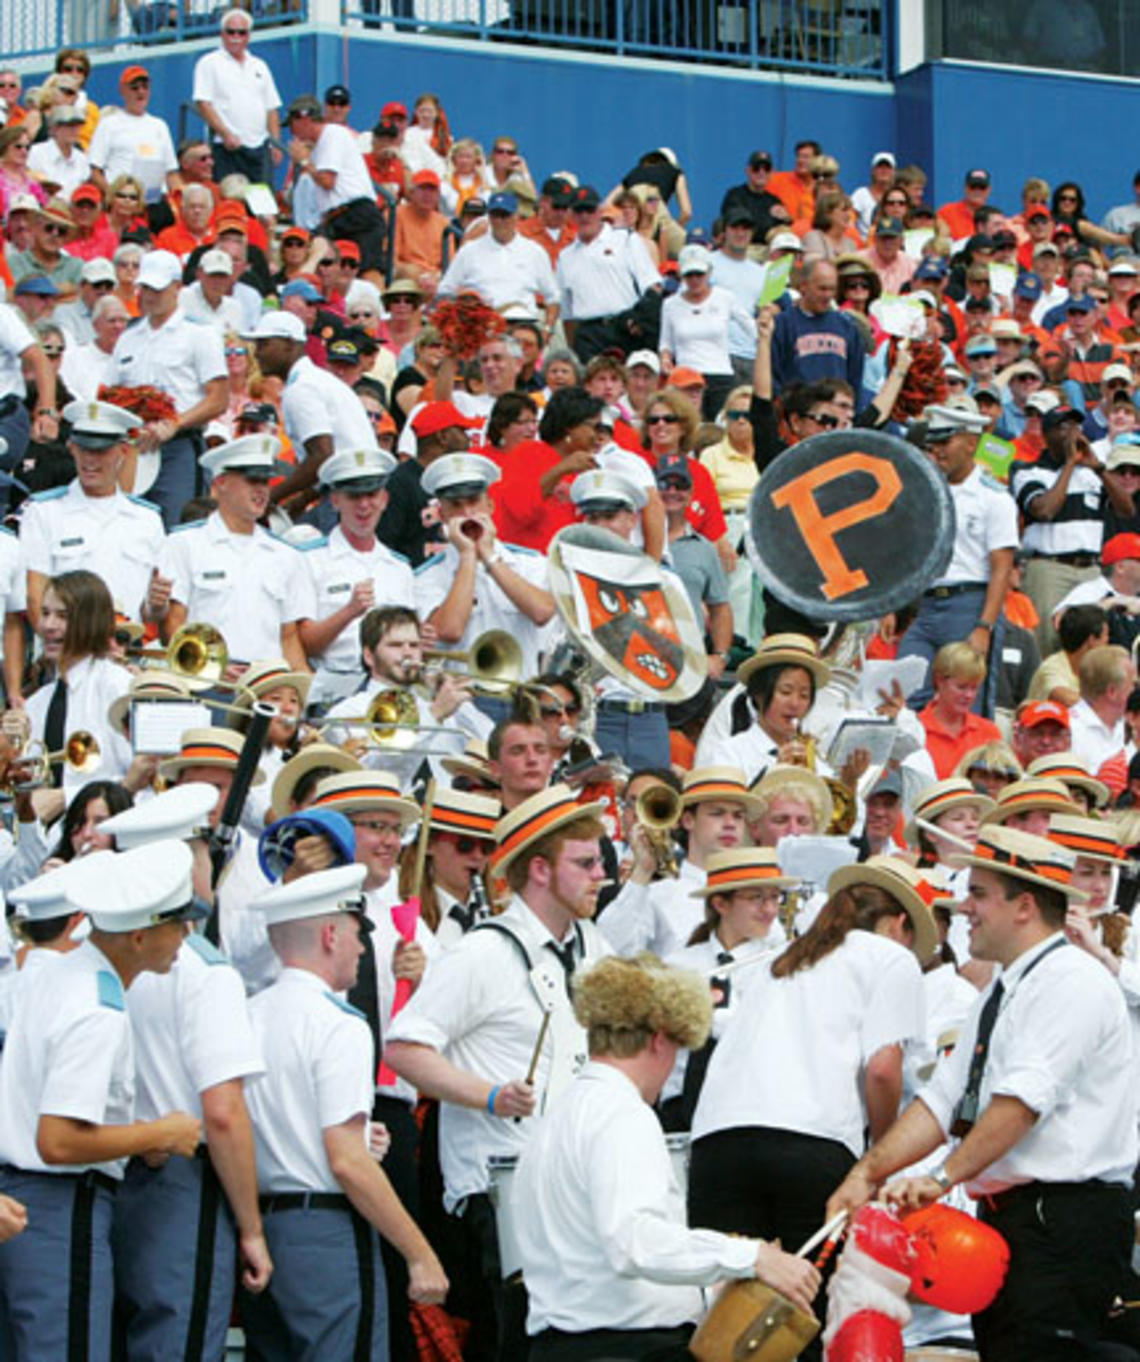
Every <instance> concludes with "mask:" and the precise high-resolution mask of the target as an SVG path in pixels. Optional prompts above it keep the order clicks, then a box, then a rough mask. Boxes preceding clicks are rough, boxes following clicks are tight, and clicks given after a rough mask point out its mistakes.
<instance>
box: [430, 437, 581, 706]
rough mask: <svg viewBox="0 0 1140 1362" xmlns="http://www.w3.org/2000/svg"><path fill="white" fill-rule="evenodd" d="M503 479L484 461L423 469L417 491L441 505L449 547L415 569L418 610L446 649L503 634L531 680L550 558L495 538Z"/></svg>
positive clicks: (547, 603) (545, 614)
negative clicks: (497, 491) (496, 490)
mask: <svg viewBox="0 0 1140 1362" xmlns="http://www.w3.org/2000/svg"><path fill="white" fill-rule="evenodd" d="M499 477H500V473H499V469H498V468H497V467H496V465H495V464H493V463H492V462H491V460H490V459H485V458H483V456H482V455H480V454H445V455H444V456H443V457H442V458H439V459H436V460H435V462H434V463H432V464H431V465H430V467H428V468H426V469H425V470H424V474H423V477H422V478H421V480H420V485H421V487H422V488H423V490H424V492H425V493H426V494H427V495H428V496H429V497H437V498H438V499H439V513H440V518H441V519H442V521H443V524H444V529H445V532H446V534H447V547H446V548H445V549H444V550H443V552H442V553H437V554H435V555H433V557H431V558H429V559H428V560H427V561H426V562H425V563H423V564H422V565H421V566H420V567H418V568H417V569H416V575H415V586H416V610H417V613H418V614H419V616H420V618H421V619H422V620H425V621H426V622H427V623H429V624H431V625H434V627H435V630H436V632H437V633H438V635H439V639H440V643H441V645H442V646H443V647H445V648H456V649H459V650H460V651H463V650H466V649H469V648H470V647H471V645H472V643H474V641H475V639H476V638H478V636H479V635H480V634H482V633H485V632H486V631H487V630H489V629H503V630H505V631H506V632H507V633H509V634H512V635H513V636H514V638H515V641H516V642H517V643H518V645H519V647H520V648H521V649H522V655H523V662H522V674H523V676H533V675H534V674H535V673H536V672H537V671H538V654H539V649H540V648H541V646H542V640H541V635H540V630H541V629H542V626H543V625H544V624H546V623H547V622H548V621H549V620H551V619H552V618H553V616H554V598H553V597H552V596H551V594H550V592H549V590H548V589H547V576H546V558H545V556H544V555H543V554H541V553H535V552H534V551H533V550H532V549H524V548H519V547H518V546H517V545H513V544H502V543H500V542H499V539H498V537H497V535H496V534H495V523H494V521H493V520H492V518H491V511H492V507H491V499H490V497H489V496H488V490H487V489H488V488H489V487H491V486H492V485H493V484H494V483H496V482H498V480H499ZM480 708H482V709H483V710H484V712H485V713H488V714H491V715H492V717H493V718H496V719H498V718H502V717H504V716H505V713H506V710H507V708H508V706H507V704H506V702H505V701H487V700H486V699H484V700H481V701H480Z"/></svg>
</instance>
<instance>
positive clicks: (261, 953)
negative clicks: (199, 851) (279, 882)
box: [217, 828, 281, 994]
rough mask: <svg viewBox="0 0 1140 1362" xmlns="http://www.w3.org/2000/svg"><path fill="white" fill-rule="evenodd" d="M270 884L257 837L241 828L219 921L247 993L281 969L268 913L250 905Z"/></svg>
mask: <svg viewBox="0 0 1140 1362" xmlns="http://www.w3.org/2000/svg"><path fill="white" fill-rule="evenodd" d="M269 888H270V881H269V880H268V879H266V877H265V876H264V875H263V874H262V871H261V866H260V865H259V864H258V860H257V838H256V837H251V836H250V835H249V834H248V833H247V832H245V831H243V830H242V829H240V828H239V829H238V834H237V841H236V845H235V846H234V850H233V854H232V856H231V857H230V860H229V862H228V863H227V865H226V868H225V870H224V871H223V872H222V878H221V880H220V881H219V883H218V889H217V899H218V921H219V923H220V924H221V942H222V950H223V952H224V953H225V956H226V958H227V959H228V960H232V961H233V965H234V968H235V969H236V970H237V971H238V973H239V974H240V975H241V977H242V982H243V983H244V984H245V989H246V992H247V993H251V994H252V993H259V992H260V991H261V990H262V989H263V988H268V987H269V985H270V984H272V983H274V982H275V981H276V979H277V977H278V975H279V974H280V973H281V961H280V959H279V957H278V955H277V952H276V951H275V950H274V949H273V947H272V946H271V945H270V944H269V929H268V928H267V926H266V924H265V914H264V913H263V912H262V911H261V909H260V908H253V907H251V906H250V905H251V904H252V903H253V901H254V899H256V898H257V897H258V896H259V895H261V894H264V893H265V891H266V890H267V889H269Z"/></svg>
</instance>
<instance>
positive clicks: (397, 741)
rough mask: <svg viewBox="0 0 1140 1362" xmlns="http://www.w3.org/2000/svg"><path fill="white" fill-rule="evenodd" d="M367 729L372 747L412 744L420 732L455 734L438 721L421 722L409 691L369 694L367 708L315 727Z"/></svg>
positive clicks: (321, 728) (396, 690)
mask: <svg viewBox="0 0 1140 1362" xmlns="http://www.w3.org/2000/svg"><path fill="white" fill-rule="evenodd" d="M358 727H364V728H367V729H368V741H369V743H370V745H371V746H373V747H379V748H385V749H389V750H397V749H400V748H405V747H411V746H412V744H413V743H415V741H416V739H417V737H418V736H419V734H421V733H454V732H455V729H451V728H445V727H443V726H442V725H440V724H421V723H420V711H419V706H418V705H417V704H416V698H415V696H414V695H412V694H411V692H410V691H406V690H399V689H397V688H396V687H393V688H392V689H391V690H382V691H379V692H377V694H376V695H374V696H373V697H372V700H371V702H370V703H369V706H368V709H367V711H366V712H365V713H364V714H362V715H360V716H358V717H353V718H344V719H327V720H326V721H325V722H324V723H323V724H321V725H320V727H319V728H318V729H317V732H318V733H324V732H325V731H326V730H328V729H330V728H358Z"/></svg>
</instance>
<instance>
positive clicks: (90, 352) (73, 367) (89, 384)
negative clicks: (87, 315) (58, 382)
mask: <svg viewBox="0 0 1140 1362" xmlns="http://www.w3.org/2000/svg"><path fill="white" fill-rule="evenodd" d="M0 311H3V309H2V308H0ZM111 363H112V360H111V356H110V354H109V353H108V352H107V351H106V350H101V349H100V348H99V346H98V345H96V343H95V342H94V341H92V342H91V344H90V345H70V344H69V345H68V346H67V347H66V348H65V350H64V352H63V363H62V365H61V366H60V371H59V376H60V378H62V379H63V381H64V383H66V384H67V387H68V390H69V391H70V393H71V395H72V397H74V398H76V399H77V400H80V401H84V402H90V401H92V400H93V399H94V397H95V394H96V393H97V392H98V391H99V389H100V387H102V386H103V385H104V384H107V385H109V384H110V382H111V377H110V374H111Z"/></svg>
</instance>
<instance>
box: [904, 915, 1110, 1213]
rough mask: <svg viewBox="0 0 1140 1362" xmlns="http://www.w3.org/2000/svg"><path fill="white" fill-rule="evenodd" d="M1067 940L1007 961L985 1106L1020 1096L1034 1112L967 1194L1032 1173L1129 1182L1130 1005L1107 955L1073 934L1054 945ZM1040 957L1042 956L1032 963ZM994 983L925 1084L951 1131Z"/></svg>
mask: <svg viewBox="0 0 1140 1362" xmlns="http://www.w3.org/2000/svg"><path fill="white" fill-rule="evenodd" d="M1064 941H1065V938H1064V937H1063V936H1062V935H1061V933H1059V932H1057V933H1054V934H1053V935H1052V936H1049V937H1047V938H1046V939H1045V940H1044V941H1042V942H1040V943H1039V944H1038V945H1036V946H1034V947H1032V948H1031V949H1030V950H1027V951H1025V952H1024V953H1023V954H1022V955H1020V956H1018V958H1017V959H1016V960H1015V961H1014V962H1013V964H1012V965H1009V966H1007V967H1006V968H1005V969H1004V970H1003V971H1002V975H1001V984H1002V990H1003V996H1002V1001H1001V1006H1000V1009H999V1011H998V1016H997V1021H996V1023H995V1025H994V1029H993V1032H992V1034H991V1036H990V1048H989V1054H988V1056H987V1058H986V1066H985V1069H984V1070H983V1073H982V1088H981V1094H980V1102H979V1110H980V1111H984V1110H985V1109H986V1107H987V1106H988V1105H989V1103H990V1100H991V1099H992V1098H994V1097H1015V1098H1017V1099H1018V1101H1020V1102H1023V1103H1024V1104H1025V1105H1026V1106H1027V1107H1028V1108H1029V1109H1030V1111H1032V1112H1034V1113H1035V1114H1036V1116H1037V1120H1036V1122H1035V1123H1034V1124H1033V1126H1032V1127H1031V1128H1030V1129H1029V1130H1028V1131H1027V1132H1026V1134H1025V1135H1023V1136H1022V1138H1021V1139H1020V1140H1019V1141H1018V1142H1017V1144H1015V1145H1014V1147H1013V1148H1012V1149H1011V1150H1009V1151H1008V1152H1007V1153H1006V1154H1004V1155H1002V1157H1001V1158H999V1159H996V1160H995V1161H994V1162H993V1163H991V1164H990V1165H989V1167H988V1168H985V1169H983V1171H982V1172H981V1173H980V1174H979V1175H978V1176H977V1177H976V1178H974V1179H972V1180H971V1181H969V1182H967V1183H966V1190H967V1191H968V1192H969V1193H970V1194H971V1196H974V1197H980V1196H985V1195H987V1194H991V1195H992V1194H993V1193H995V1192H1001V1191H1005V1190H1006V1189H1007V1188H1009V1187H1013V1186H1016V1185H1017V1184H1019V1183H1024V1182H1034V1181H1040V1182H1087V1181H1091V1180H1093V1179H1100V1180H1101V1181H1104V1182H1116V1183H1120V1184H1122V1185H1127V1186H1131V1185H1132V1174H1133V1172H1134V1171H1135V1168H1136V1157H1137V1135H1136V1080H1135V1068H1134V1066H1133V1064H1132V1038H1131V1035H1130V1031H1129V1022H1128V1009H1127V1007H1126V1005H1125V1002H1124V997H1123V994H1122V992H1121V989H1120V987H1119V986H1118V984H1117V983H1116V981H1115V980H1114V979H1113V978H1112V976H1111V975H1110V974H1109V972H1108V971H1107V970H1106V969H1105V968H1104V966H1103V965H1101V964H1099V963H1098V962H1097V961H1096V960H1094V959H1093V958H1092V957H1091V956H1090V955H1088V954H1086V953H1085V952H1084V951H1082V950H1080V949H1078V948H1077V947H1074V946H1070V945H1068V944H1067V943H1065V944H1063V945H1062V946H1061V947H1060V948H1059V949H1052V947H1053V945H1054V943H1056V942H1064ZM1046 951H1048V952H1049V954H1048V955H1045V952H1046ZM1039 957H1044V958H1041V959H1040V963H1039V964H1034V961H1035V960H1038V958H1039ZM1030 966H1032V969H1031V970H1029V967H1030ZM1027 971H1028V972H1027ZM994 987H996V983H995V984H991V985H990V987H989V988H988V989H987V990H986V992H985V993H984V994H981V995H979V997H978V1000H977V1002H976V1003H975V1004H974V1007H973V1010H972V1012H971V1014H970V1017H969V1018H968V1020H967V1022H966V1025H965V1027H964V1029H963V1032H962V1036H961V1039H960V1040H959V1041H958V1044H957V1046H956V1048H955V1050H954V1053H953V1054H952V1055H951V1056H950V1058H949V1061H948V1062H947V1063H945V1064H940V1065H939V1066H938V1068H937V1069H936V1070H935V1072H934V1076H933V1078H932V1079H931V1081H930V1083H929V1084H928V1085H927V1086H926V1087H925V1088H923V1089H922V1091H921V1092H920V1094H919V1096H920V1098H921V1100H922V1101H923V1102H924V1103H925V1104H926V1106H928V1107H929V1108H930V1110H931V1112H932V1113H933V1115H934V1118H935V1119H936V1120H937V1122H938V1124H939V1125H940V1126H941V1127H942V1129H943V1130H944V1131H946V1132H947V1133H949V1130H950V1126H951V1125H952V1123H953V1120H954V1110H955V1106H956V1104H957V1103H958V1101H959V1099H960V1098H961V1096H962V1094H963V1093H964V1092H965V1090H966V1080H967V1077H968V1075H969V1069H970V1059H971V1057H972V1055H973V1051H974V1046H975V1043H976V1039H977V1034H978V1022H979V1020H980V1017H981V1012H982V1009H983V1007H984V1006H985V1003H986V999H987V998H988V997H989V995H990V993H991V992H992V991H993V989H994Z"/></svg>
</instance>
